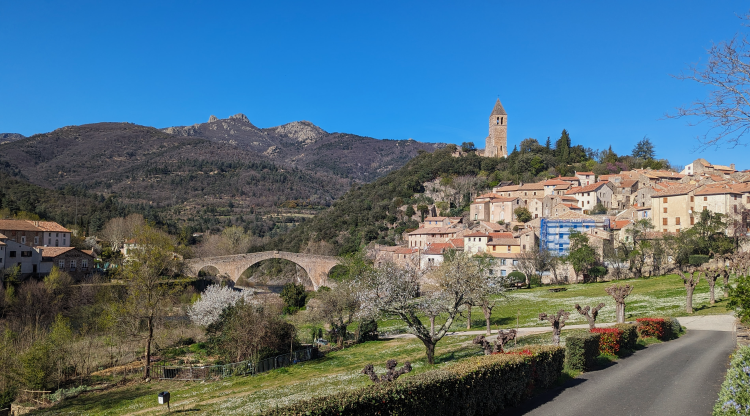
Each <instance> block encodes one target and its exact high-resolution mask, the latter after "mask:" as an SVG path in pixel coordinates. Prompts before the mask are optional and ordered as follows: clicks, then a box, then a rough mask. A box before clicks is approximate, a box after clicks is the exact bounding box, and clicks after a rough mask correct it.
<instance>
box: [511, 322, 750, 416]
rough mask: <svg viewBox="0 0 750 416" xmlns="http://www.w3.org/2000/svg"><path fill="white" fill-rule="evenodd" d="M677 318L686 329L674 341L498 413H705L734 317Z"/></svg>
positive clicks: (722, 370) (720, 375)
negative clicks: (685, 333)
mask: <svg viewBox="0 0 750 416" xmlns="http://www.w3.org/2000/svg"><path fill="white" fill-rule="evenodd" d="M680 321H681V323H682V324H683V325H684V326H686V327H687V328H688V333H687V335H685V336H683V337H681V338H680V339H677V340H674V341H669V342H665V343H663V344H655V345H651V346H650V347H648V348H646V349H645V350H641V351H638V352H636V353H635V354H633V355H632V356H630V357H628V358H625V359H622V360H619V361H617V362H616V363H615V364H614V365H612V366H610V367H608V368H605V369H602V370H599V371H593V372H590V373H584V374H582V375H581V376H580V377H578V378H576V379H574V380H571V381H570V382H569V384H568V385H567V386H566V388H564V389H556V390H552V391H550V392H547V393H544V394H542V395H540V396H538V397H536V398H534V399H532V400H530V401H529V402H527V403H525V404H523V405H522V406H519V407H518V408H515V409H510V411H508V412H505V413H503V415H512V416H516V415H529V416H567V415H570V416H588V415H591V416H602V415H607V416H625V415H627V416H631V415H632V416H651V415H653V416H657V415H658V416H669V415H680V416H683V415H691V416H692V415H696V416H699V415H707V416H708V415H711V410H712V408H713V405H714V402H715V401H716V398H717V397H718V394H719V388H720V387H721V383H722V381H723V380H724V376H725V374H726V368H727V364H728V362H729V354H730V353H731V352H732V351H733V350H734V347H735V343H736V338H735V334H734V318H733V317H731V316H726V315H724V316H719V317H706V318H700V319H694V318H693V317H690V318H686V319H684V320H683V319H680Z"/></svg>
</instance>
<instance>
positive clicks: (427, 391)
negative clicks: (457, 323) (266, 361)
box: [266, 346, 565, 415]
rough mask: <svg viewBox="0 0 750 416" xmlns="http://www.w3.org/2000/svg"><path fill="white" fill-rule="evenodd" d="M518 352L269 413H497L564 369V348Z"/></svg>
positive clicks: (464, 362)
mask: <svg viewBox="0 0 750 416" xmlns="http://www.w3.org/2000/svg"><path fill="white" fill-rule="evenodd" d="M528 351H529V352H530V353H531V355H528V354H527V353H524V352H523V351H520V352H519V351H514V353H513V354H496V355H485V356H481V357H471V358H467V359H464V360H460V361H458V362H457V363H455V364H453V365H450V366H448V367H447V368H445V369H440V370H432V371H427V372H425V373H421V374H416V375H413V376H410V377H401V378H399V379H398V380H396V381H394V382H389V383H379V384H373V385H369V386H367V387H364V388H360V389H356V390H352V391H345V392H340V393H336V394H332V395H329V396H322V397H316V398H313V399H309V400H305V401H302V402H299V403H295V404H292V405H290V406H287V407H284V408H278V409H272V410H270V411H268V412H267V413H266V414H267V415H383V414H415V415H416V414H441V415H443V414H447V415H450V414H492V413H495V412H497V411H499V410H501V409H504V408H507V407H510V406H513V405H515V404H517V403H519V402H520V401H521V399H523V398H524V396H526V395H527V394H528V393H529V392H530V389H533V388H535V387H549V386H551V385H552V383H554V382H555V380H557V378H558V377H559V376H560V374H561V372H562V365H563V357H564V354H565V353H564V350H563V349H562V348H559V347H550V346H538V347H531V348H529V349H528Z"/></svg>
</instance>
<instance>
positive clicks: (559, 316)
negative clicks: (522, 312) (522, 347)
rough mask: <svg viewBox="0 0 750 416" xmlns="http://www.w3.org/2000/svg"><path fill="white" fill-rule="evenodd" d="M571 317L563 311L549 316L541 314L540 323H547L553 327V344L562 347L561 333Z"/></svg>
mask: <svg viewBox="0 0 750 416" xmlns="http://www.w3.org/2000/svg"><path fill="white" fill-rule="evenodd" d="M569 317H570V312H567V311H565V310H563V309H560V310H559V311H557V313H556V314H553V315H547V314H546V313H544V312H542V313H540V314H539V320H540V321H547V322H549V323H550V324H551V325H552V344H554V345H560V331H562V329H563V327H565V321H567V320H568V318H569Z"/></svg>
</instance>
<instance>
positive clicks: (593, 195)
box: [567, 182, 614, 210]
mask: <svg viewBox="0 0 750 416" xmlns="http://www.w3.org/2000/svg"><path fill="white" fill-rule="evenodd" d="M567 195H571V196H574V197H575V198H576V199H577V200H578V206H579V207H581V208H583V209H584V210H591V209H593V208H594V206H596V204H602V205H604V207H606V208H610V207H612V196H613V195H614V191H613V187H612V184H610V183H609V182H596V183H592V184H590V185H585V186H581V187H578V188H573V189H571V190H569V191H568V192H567Z"/></svg>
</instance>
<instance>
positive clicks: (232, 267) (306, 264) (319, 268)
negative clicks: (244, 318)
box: [185, 251, 341, 290]
mask: <svg viewBox="0 0 750 416" xmlns="http://www.w3.org/2000/svg"><path fill="white" fill-rule="evenodd" d="M268 259H284V260H289V261H291V262H293V263H296V264H298V265H299V266H300V267H302V268H303V269H304V270H305V272H306V273H307V275H308V277H310V280H311V281H312V284H313V289H314V290H318V288H319V287H321V286H325V285H326V284H327V283H328V273H329V272H330V271H331V269H332V268H333V267H334V266H336V265H338V264H340V263H341V260H340V259H339V258H338V257H332V256H321V255H316V254H304V253H291V252H287V251H263V252H259V253H247V254H235V255H230V256H217V257H201V258H197V259H188V260H185V265H186V266H187V267H186V269H187V270H186V271H187V273H188V274H190V275H191V276H196V277H197V276H198V273H199V272H200V271H201V269H203V268H205V267H214V268H216V269H217V270H218V271H219V274H221V275H226V276H228V277H229V278H230V279H232V280H233V281H235V282H236V281H237V280H238V279H239V278H240V276H241V275H242V273H243V272H244V271H245V270H247V268H248V267H250V266H252V265H254V264H256V263H258V262H261V261H263V260H268Z"/></svg>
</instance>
